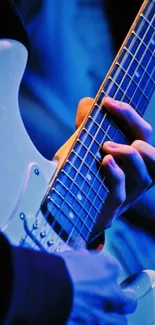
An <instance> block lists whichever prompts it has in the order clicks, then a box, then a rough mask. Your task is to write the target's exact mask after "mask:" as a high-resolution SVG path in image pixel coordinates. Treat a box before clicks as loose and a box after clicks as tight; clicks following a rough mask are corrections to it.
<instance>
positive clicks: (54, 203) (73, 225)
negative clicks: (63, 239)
mask: <svg viewBox="0 0 155 325" xmlns="http://www.w3.org/2000/svg"><path fill="white" fill-rule="evenodd" d="M50 201H52V203H53V205H56V206H57V207H58V208H59V213H61V212H62V215H63V214H64V215H65V216H66V217H67V220H68V221H69V222H70V223H71V224H72V230H73V229H76V230H78V232H79V234H80V235H82V237H83V234H82V232H81V229H79V227H78V226H77V223H76V222H74V221H73V220H72V219H71V218H68V215H67V213H66V211H65V210H62V209H61V207H60V206H59V204H57V203H56V202H55V201H54V200H53V198H52V197H50ZM67 205H68V206H69V208H71V209H72V207H71V205H70V204H69V203H68V202H67ZM59 213H58V214H59ZM77 218H78V215H77ZM78 219H79V220H81V221H82V222H83V225H85V227H86V228H88V227H87V226H86V224H85V220H82V219H81V218H78ZM56 221H57V220H56ZM81 228H82V227H81ZM72 230H71V232H72ZM87 230H88V234H89V233H91V232H90V229H89V228H88V229H87ZM67 233H68V232H67ZM88 234H87V235H88ZM69 237H70V234H68V239H69Z"/></svg>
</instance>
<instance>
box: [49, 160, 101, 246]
mask: <svg viewBox="0 0 155 325" xmlns="http://www.w3.org/2000/svg"><path fill="white" fill-rule="evenodd" d="M73 167H74V168H75V169H76V167H75V166H73ZM58 181H59V183H60V184H61V185H62V186H63V187H65V188H66V190H67V191H68V188H67V187H66V186H65V184H64V183H62V182H61V181H60V180H58ZM57 193H58V195H60V193H59V192H57ZM83 194H84V195H85V192H83ZM72 196H73V197H74V198H75V200H76V199H77V198H76V197H75V195H74V194H73V193H72ZM61 197H62V199H63V196H61ZM87 199H88V201H89V202H90V204H91V201H90V199H89V198H87ZM78 203H79V204H80V205H81V204H82V203H81V202H80V201H78ZM95 209H96V210H97V212H98V213H100V211H99V210H98V209H97V207H95ZM83 210H85V212H86V213H87V210H86V209H85V208H84V207H83ZM46 214H47V216H45V218H48V216H49V215H50V212H49V210H47V211H46ZM89 217H90V219H92V217H91V215H90V216H89ZM80 219H81V220H82V221H83V222H84V220H83V219H82V218H80ZM69 220H70V219H69ZM56 221H57V220H56V219H54V221H53V222H52V224H50V226H52V225H53V226H54V224H55V223H56ZM92 221H93V219H92ZM84 225H85V226H86V228H88V226H87V225H86V224H85V223H84ZM73 229H74V227H73ZM73 229H72V230H73ZM61 231H63V229H62V230H61ZM50 233H51V229H49V232H48V233H47V236H46V241H47V239H48V238H49V237H50ZM71 233H72V231H71ZM59 235H61V233H59ZM69 236H70V234H68V237H69Z"/></svg>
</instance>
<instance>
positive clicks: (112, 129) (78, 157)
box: [44, 0, 155, 243]
mask: <svg viewBox="0 0 155 325" xmlns="http://www.w3.org/2000/svg"><path fill="white" fill-rule="evenodd" d="M154 50H155V1H154V0H148V1H144V3H143V5H142V7H141V10H140V12H139V14H138V15H137V17H136V20H135V22H134V24H133V26H132V27H131V29H130V31H129V33H128V35H127V38H126V40H125V42H124V43H123V45H122V47H121V49H120V51H119V53H118V55H117V57H116V59H115V61H114V63H113V65H112V67H111V69H110V71H109V73H108V75H107V77H106V79H105V81H104V82H103V84H102V85H101V88H100V90H99V92H98V94H97V96H96V99H95V102H94V105H93V107H92V109H91V112H90V115H89V116H88V118H87V120H86V122H85V125H84V127H83V129H82V130H81V132H80V134H79V136H78V138H77V140H76V142H75V143H74V145H73V147H72V150H71V152H70V154H69V156H68V159H67V161H66V162H65V164H64V166H63V169H61V170H60V172H59V173H58V175H57V178H56V180H55V181H54V184H52V189H51V190H50V192H49V193H48V197H47V198H46V199H45V200H44V212H45V214H46V218H47V221H48V222H49V223H50V224H51V227H52V228H53V229H54V230H55V231H56V232H57V233H58V234H59V235H60V236H61V238H62V239H63V240H64V241H66V242H67V243H70V242H72V241H73V242H74V241H75V240H76V239H77V238H78V236H79V235H80V236H81V237H82V238H84V240H85V241H86V242H88V241H89V238H90V236H91V233H92V231H93V229H94V226H95V223H96V220H97V217H98V215H99V214H100V212H101V209H102V207H103V204H104V202H105V200H106V198H107V195H108V193H109V189H108V185H107V181H106V175H105V172H104V169H103V167H101V163H100V162H101V160H102V157H101V154H100V148H101V146H102V145H103V143H104V142H105V141H107V140H112V141H115V142H118V143H124V144H127V143H130V141H129V139H128V138H127V136H125V134H124V133H123V132H122V131H121V130H120V129H119V128H118V126H117V125H116V124H115V123H114V121H113V119H112V117H111V116H110V114H109V113H107V111H106V110H105V109H104V108H101V107H100V102H101V100H102V99H103V97H104V96H110V97H113V98H115V99H117V100H121V101H125V102H127V103H129V104H130V105H132V107H133V108H134V109H135V110H136V111H137V112H138V113H139V114H140V115H141V116H142V115H143V114H144V112H145V110H146V107H147V105H148V103H149V101H150V98H151V96H152V94H153V91H154V88H155V51H154Z"/></svg>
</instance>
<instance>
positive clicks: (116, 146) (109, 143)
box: [104, 141, 119, 149]
mask: <svg viewBox="0 0 155 325" xmlns="http://www.w3.org/2000/svg"><path fill="white" fill-rule="evenodd" d="M104 145H105V146H106V147H108V148H114V149H115V148H119V144H118V143H116V142H112V141H107V142H105V143H104Z"/></svg>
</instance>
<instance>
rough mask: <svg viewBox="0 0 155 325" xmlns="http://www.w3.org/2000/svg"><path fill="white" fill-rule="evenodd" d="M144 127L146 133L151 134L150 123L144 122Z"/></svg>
mask: <svg viewBox="0 0 155 325" xmlns="http://www.w3.org/2000/svg"><path fill="white" fill-rule="evenodd" d="M145 122H146V121H145ZM145 129H146V132H147V135H151V134H152V132H153V129H152V126H151V124H149V123H148V122H146V123H145Z"/></svg>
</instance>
